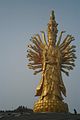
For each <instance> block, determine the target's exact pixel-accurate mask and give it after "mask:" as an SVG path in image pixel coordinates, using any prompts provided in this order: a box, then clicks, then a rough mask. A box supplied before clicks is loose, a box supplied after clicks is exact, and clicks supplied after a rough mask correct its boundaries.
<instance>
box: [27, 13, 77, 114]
mask: <svg viewBox="0 0 80 120" xmlns="http://www.w3.org/2000/svg"><path fill="white" fill-rule="evenodd" d="M57 25H58V24H57V23H56V21H55V16H54V11H52V14H51V16H50V20H49V23H48V30H47V38H48V40H46V36H45V33H44V32H43V31H41V33H42V37H40V35H39V34H36V35H34V36H33V37H32V38H31V42H32V43H33V44H30V45H29V46H28V47H29V50H28V55H27V57H28V59H29V61H30V63H29V64H28V66H29V68H30V69H33V70H35V72H34V74H37V73H39V72H42V77H41V80H40V83H39V85H38V86H37V88H36V96H40V97H39V99H38V100H37V101H36V102H35V104H34V109H33V110H34V112H68V105H67V104H66V103H64V102H63V96H65V97H66V88H65V86H64V83H63V80H62V74H61V72H64V73H65V74H66V75H67V76H68V75H69V72H68V70H72V69H73V67H74V66H75V64H74V61H75V59H76V56H75V46H74V45H71V42H72V41H73V40H74V37H73V36H72V35H67V36H66V38H65V39H64V40H63V42H61V38H62V34H63V33H64V32H65V31H62V32H61V34H60V36H59V39H58V40H56V39H57V32H58V30H57ZM36 69H37V70H36Z"/></svg>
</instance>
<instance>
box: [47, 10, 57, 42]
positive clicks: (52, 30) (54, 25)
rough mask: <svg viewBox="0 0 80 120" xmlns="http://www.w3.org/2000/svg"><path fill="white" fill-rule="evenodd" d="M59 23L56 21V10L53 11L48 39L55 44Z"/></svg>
mask: <svg viewBox="0 0 80 120" xmlns="http://www.w3.org/2000/svg"><path fill="white" fill-rule="evenodd" d="M57 25H58V24H57V23H56V21H55V15H54V11H52V12H51V15H50V20H49V23H48V41H49V42H52V43H53V44H55V42H56V37H57V32H58V30H57Z"/></svg>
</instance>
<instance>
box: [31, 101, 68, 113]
mask: <svg viewBox="0 0 80 120" xmlns="http://www.w3.org/2000/svg"><path fill="white" fill-rule="evenodd" d="M33 111H34V112H69V110H68V105H67V103H64V102H63V101H59V100H41V99H39V100H38V101H36V102H35V104H34V108H33Z"/></svg>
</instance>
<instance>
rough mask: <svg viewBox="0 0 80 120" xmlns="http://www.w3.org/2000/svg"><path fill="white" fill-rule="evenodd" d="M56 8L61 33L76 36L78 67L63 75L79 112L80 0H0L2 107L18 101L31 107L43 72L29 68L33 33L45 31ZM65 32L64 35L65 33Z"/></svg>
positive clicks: (71, 105)
mask: <svg viewBox="0 0 80 120" xmlns="http://www.w3.org/2000/svg"><path fill="white" fill-rule="evenodd" d="M52 9H53V10H54V11H55V15H56V21H57V23H58V24H59V25H58V30H59V33H60V31H61V30H66V34H72V35H73V36H74V37H75V41H74V42H73V44H75V45H76V46H77V48H76V50H77V52H76V55H77V60H76V67H75V68H74V70H73V71H71V72H70V76H69V77H66V76H65V75H63V80H64V84H65V86H66V89H67V98H65V101H66V102H67V103H68V105H69V109H70V111H71V112H73V109H74V108H76V109H77V110H78V112H80V92H79V88H80V79H79V78H80V77H79V76H80V75H79V74H80V72H79V71H80V66H79V60H80V52H79V50H80V27H79V26H80V1H79V0H67V1H64V0H59V1H58V0H0V109H12V108H16V107H17V106H19V105H25V106H27V107H30V108H32V107H33V103H34V101H35V100H36V98H35V97H34V95H35V88H36V85H37V83H38V81H39V79H40V75H37V76H34V75H33V71H32V70H29V69H28V68H27V64H28V60H27V59H26V54H27V52H26V51H27V45H28V43H29V39H30V37H31V36H32V35H33V34H35V33H40V31H41V30H44V31H46V29H47V23H48V20H49V16H50V12H51V10H52ZM66 34H65V35H66Z"/></svg>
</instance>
